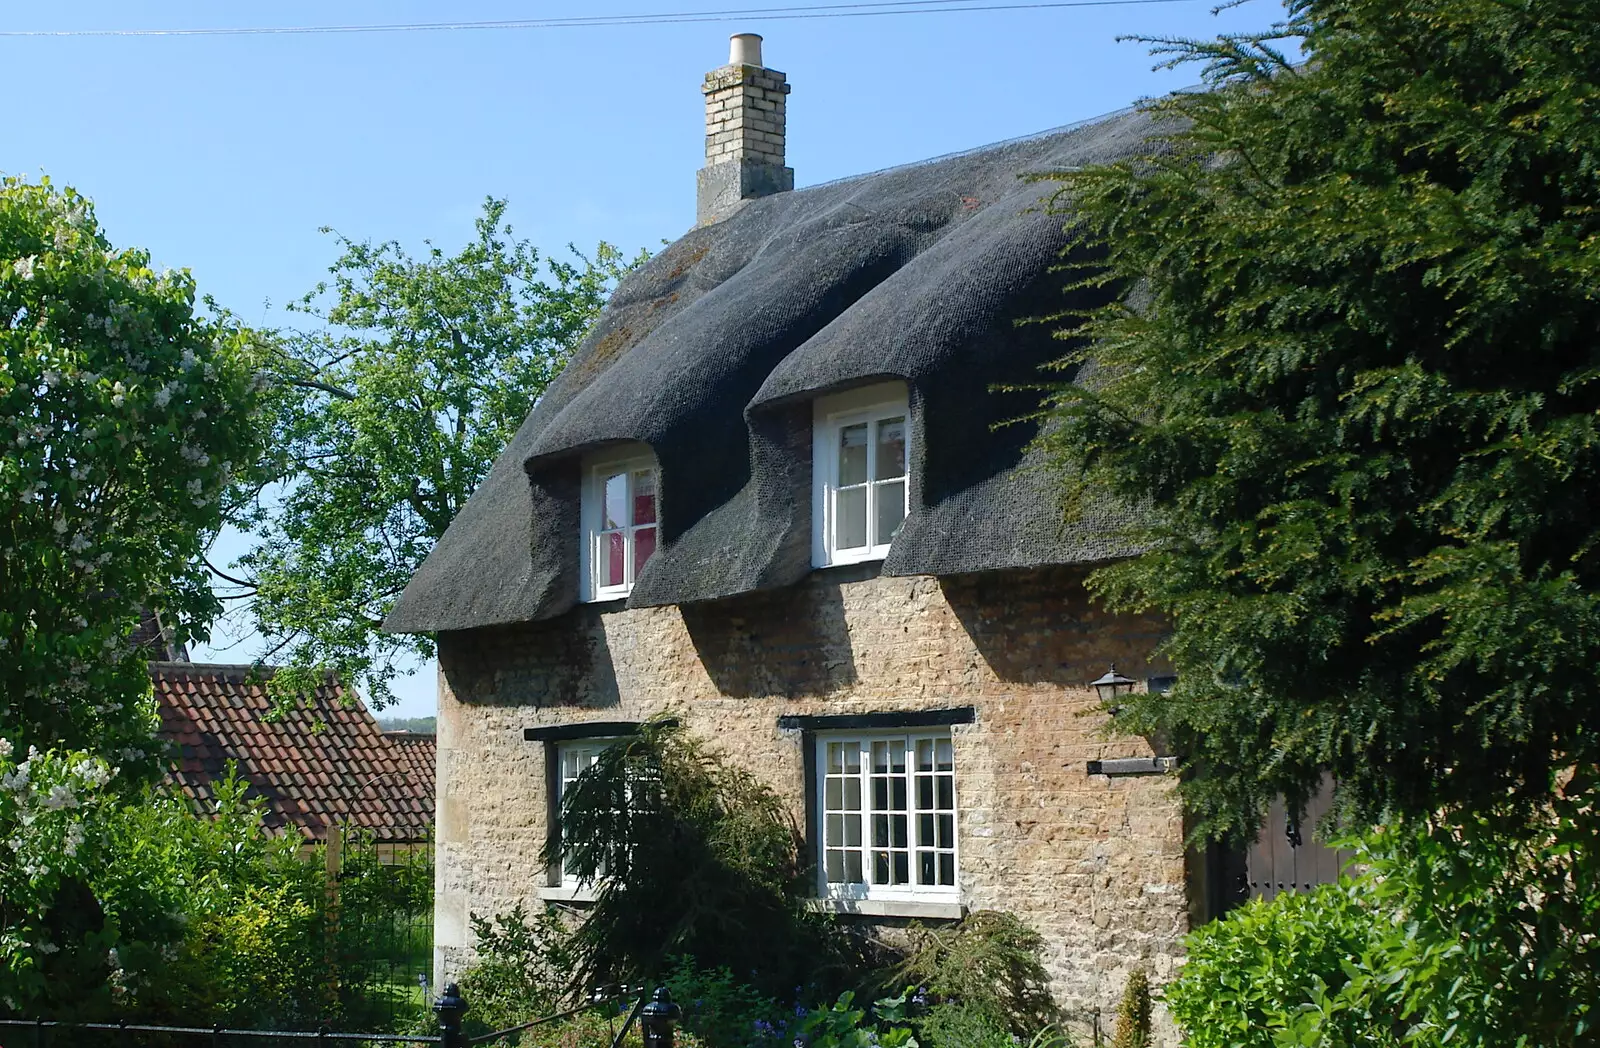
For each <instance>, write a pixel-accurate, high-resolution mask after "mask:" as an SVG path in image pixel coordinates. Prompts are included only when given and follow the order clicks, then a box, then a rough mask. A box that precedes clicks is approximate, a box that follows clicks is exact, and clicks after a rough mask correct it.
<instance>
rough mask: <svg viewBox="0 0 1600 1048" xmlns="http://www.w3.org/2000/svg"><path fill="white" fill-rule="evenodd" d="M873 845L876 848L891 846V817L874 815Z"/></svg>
mask: <svg viewBox="0 0 1600 1048" xmlns="http://www.w3.org/2000/svg"><path fill="white" fill-rule="evenodd" d="M872 844H873V847H876V848H887V847H888V846H889V816H887V815H874V816H873V817H872Z"/></svg>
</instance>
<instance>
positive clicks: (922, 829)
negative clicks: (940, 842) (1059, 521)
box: [917, 815, 934, 848]
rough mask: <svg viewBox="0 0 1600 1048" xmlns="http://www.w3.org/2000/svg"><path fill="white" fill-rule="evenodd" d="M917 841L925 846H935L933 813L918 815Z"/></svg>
mask: <svg viewBox="0 0 1600 1048" xmlns="http://www.w3.org/2000/svg"><path fill="white" fill-rule="evenodd" d="M917 843H918V844H920V845H922V846H923V847H925V848H931V847H932V846H933V844H934V837H933V816H932V815H918V816H917Z"/></svg>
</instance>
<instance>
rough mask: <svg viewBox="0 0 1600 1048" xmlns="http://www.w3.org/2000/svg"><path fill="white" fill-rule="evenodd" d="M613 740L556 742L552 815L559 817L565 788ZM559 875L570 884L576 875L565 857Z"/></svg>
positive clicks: (569, 786) (576, 778) (593, 761)
mask: <svg viewBox="0 0 1600 1048" xmlns="http://www.w3.org/2000/svg"><path fill="white" fill-rule="evenodd" d="M615 741H616V740H615V739H579V740H575V741H573V742H563V743H559V744H557V746H556V755H557V760H558V761H559V764H560V774H559V776H558V777H557V779H556V795H555V797H554V798H553V800H554V805H553V813H552V814H553V816H554V817H559V814H560V812H561V801H562V799H563V798H564V797H565V796H566V794H567V790H569V789H571V787H572V785H573V783H575V782H577V781H578V776H580V775H582V774H583V773H584V772H585V771H587V770H588V769H589V768H590V767H592V766H593V765H594V763H595V761H597V760H599V759H600V754H601V753H602V752H604V751H605V748H606V747H607V746H610V745H611V744H612V743H613V742H615ZM561 875H562V882H563V883H569V884H570V883H572V882H573V881H574V880H575V876H576V875H575V873H574V871H573V869H572V864H571V862H570V860H569V859H567V858H564V859H563V861H562V863H561Z"/></svg>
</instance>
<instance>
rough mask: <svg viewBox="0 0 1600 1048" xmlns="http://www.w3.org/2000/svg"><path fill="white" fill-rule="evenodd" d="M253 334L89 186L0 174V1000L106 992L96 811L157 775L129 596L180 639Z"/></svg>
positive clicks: (248, 379)
mask: <svg viewBox="0 0 1600 1048" xmlns="http://www.w3.org/2000/svg"><path fill="white" fill-rule="evenodd" d="M256 348H257V340H256V338H255V336H254V335H253V334H252V333H251V332H249V331H247V330H246V329H244V328H241V327H239V326H238V325H236V324H234V323H233V322H232V321H231V320H230V319H229V318H227V317H226V316H222V317H206V316H204V315H202V314H199V313H197V312H196V310H195V285H194V281H193V280H192V279H191V278H190V276H189V274H188V273H186V272H172V271H170V270H168V271H163V272H159V273H158V272H156V271H154V270H153V269H151V268H150V258H149V256H148V254H146V253H145V252H142V251H139V250H135V249H117V248H114V247H113V246H112V245H111V244H110V242H109V241H108V240H107V239H106V237H105V235H104V233H103V232H102V231H101V229H100V227H99V225H98V223H97V222H96V220H95V216H94V210H93V208H92V207H91V206H90V204H89V202H88V201H87V200H85V199H84V198H83V197H81V196H79V195H78V194H77V193H75V192H73V191H72V190H70V189H59V188H57V187H56V186H54V185H52V184H51V183H50V182H48V181H41V182H39V183H30V182H27V181H24V180H22V179H19V178H10V177H8V178H5V179H4V180H3V181H0V448H3V449H4V453H3V454H0V505H3V506H4V509H3V511H0V1005H3V1006H4V1007H6V1008H11V1009H15V1008H22V1007H27V1006H31V1004H32V1003H34V1002H37V1001H41V1000H43V999H45V994H46V992H47V989H48V991H49V993H51V994H54V995H57V996H59V995H61V994H64V993H68V992H76V990H77V989H79V988H83V990H84V992H85V993H88V994H89V995H90V997H92V998H97V999H104V998H105V997H106V995H107V994H108V993H110V992H112V991H113V990H115V989H116V983H115V982H114V981H111V982H109V983H108V979H109V978H110V976H112V975H114V974H115V973H116V972H117V971H118V970H119V965H118V963H117V960H116V959H117V958H118V957H119V956H120V953H118V952H117V951H119V950H120V949H121V947H122V945H123V944H124V942H125V940H124V932H125V930H126V929H127V927H128V925H129V922H130V921H132V920H134V919H135V918H136V917H137V919H139V920H155V919H157V918H158V917H159V916H160V911H157V912H156V913H154V914H138V915H135V914H133V913H132V911H130V910H127V909H126V900H125V899H123V898H120V897H116V896H113V895H108V894H105V892H106V891H108V890H110V889H109V888H108V887H107V883H106V881H105V879H104V876H103V875H104V874H105V873H106V870H107V867H108V865H109V863H110V862H111V861H112V857H113V854H114V853H113V852H111V851H108V848H110V847H111V846H110V844H108V840H109V839H111V838H114V836H115V827H116V820H117V819H118V818H119V817H120V812H121V811H122V807H123V805H124V804H125V803H126V802H128V801H130V800H132V799H133V798H137V797H138V796H139V794H140V791H141V790H142V789H143V788H144V787H145V786H146V785H147V784H148V783H149V782H150V781H152V780H153V778H154V777H155V775H156V773H157V769H158V760H159V754H158V752H157V750H158V747H157V746H156V745H155V742H154V732H155V710H154V705H153V702H152V699H151V694H150V680H149V677H148V675H147V672H146V668H145V659H146V658H147V657H148V653H145V652H140V651H136V650H134V649H133V647H132V646H131V644H130V643H129V636H130V635H131V634H132V632H133V630H134V627H135V626H136V625H137V624H138V622H139V617H140V610H141V609H142V608H144V607H159V608H160V609H161V610H162V611H163V612H165V614H166V617H167V622H168V623H170V624H172V625H173V626H174V627H175V628H176V629H177V632H178V633H179V635H180V637H181V636H183V635H184V634H185V633H186V632H188V631H191V630H194V629H198V628H201V627H203V625H204V624H205V623H206V622H207V621H208V620H209V618H210V616H211V615H212V614H213V613H214V612H215V610H216V606H217V601H216V598H215V597H214V596H213V595H212V593H211V590H210V588H209V586H208V584H207V577H206V573H205V568H204V564H203V551H204V550H205V548H206V544H207V542H208V539H209V537H210V536H211V535H213V534H214V533H215V532H216V530H217V528H218V527H219V526H220V524H221V519H222V511H221V506H220V500H221V497H222V494H223V492H224V490H225V489H226V487H227V486H228V484H229V482H230V479H231V477H232V475H233V473H234V472H235V471H236V470H243V469H245V468H247V467H248V466H249V465H250V464H252V463H253V462H254V460H255V459H256V457H257V456H258V454H259V451H260V436H259V433H258V430H257V428H256V427H255V426H254V425H253V423H252V419H251V413H252V409H253V405H254V404H255V402H256V397H257V391H256V387H255V382H254V376H253V375H252V373H251V369H250V360H251V359H252V358H253V354H254V353H255V350H256Z"/></svg>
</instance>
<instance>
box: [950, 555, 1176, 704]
mask: <svg viewBox="0 0 1600 1048" xmlns="http://www.w3.org/2000/svg"><path fill="white" fill-rule="evenodd" d="M1086 574H1087V572H1086V571H1085V569H1082V568H1072V567H1052V568H1018V569H1012V570H1006V571H986V572H979V573H974V574H969V575H949V576H942V577H941V578H940V579H939V588H940V590H941V591H942V592H943V594H944V598H945V601H946V603H948V604H949V606H950V610H951V611H952V612H953V613H954V614H955V617H956V619H957V621H959V622H960V623H961V628H962V629H963V630H965V631H966V634H967V637H968V638H969V639H970V640H971V641H972V645H973V647H975V648H976V649H977V651H978V654H979V655H980V656H982V658H983V660H984V661H985V662H986V663H988V665H989V668H990V669H991V670H992V671H993V672H994V675H995V676H996V677H998V678H999V679H1000V680H1002V681H1006V682H1008V683H1013V684H1050V685H1055V686H1057V687H1066V688H1082V687H1085V686H1087V685H1088V683H1089V682H1090V681H1092V680H1094V679H1095V678H1096V677H1098V676H1100V675H1101V674H1102V673H1104V672H1105V670H1106V667H1107V666H1108V665H1109V664H1110V663H1112V662H1115V663H1116V664H1117V666H1118V668H1119V669H1122V670H1123V671H1124V672H1128V673H1131V674H1132V675H1133V676H1135V677H1140V676H1142V675H1143V674H1144V673H1145V671H1146V668H1147V666H1148V664H1149V658H1150V653H1151V652H1152V651H1153V650H1155V648H1156V646H1157V645H1158V644H1159V643H1160V642H1161V638H1162V634H1161V630H1160V627H1159V625H1158V624H1157V623H1156V622H1155V621H1154V620H1151V619H1145V618H1142V617H1134V616H1124V615H1114V614H1112V613H1111V612H1108V611H1106V610H1105V609H1103V608H1101V607H1099V606H1098V605H1096V604H1095V603H1094V602H1093V601H1091V600H1090V598H1089V594H1088V591H1087V590H1085V589H1084V586H1083V580H1084V576H1085V575H1086Z"/></svg>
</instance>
